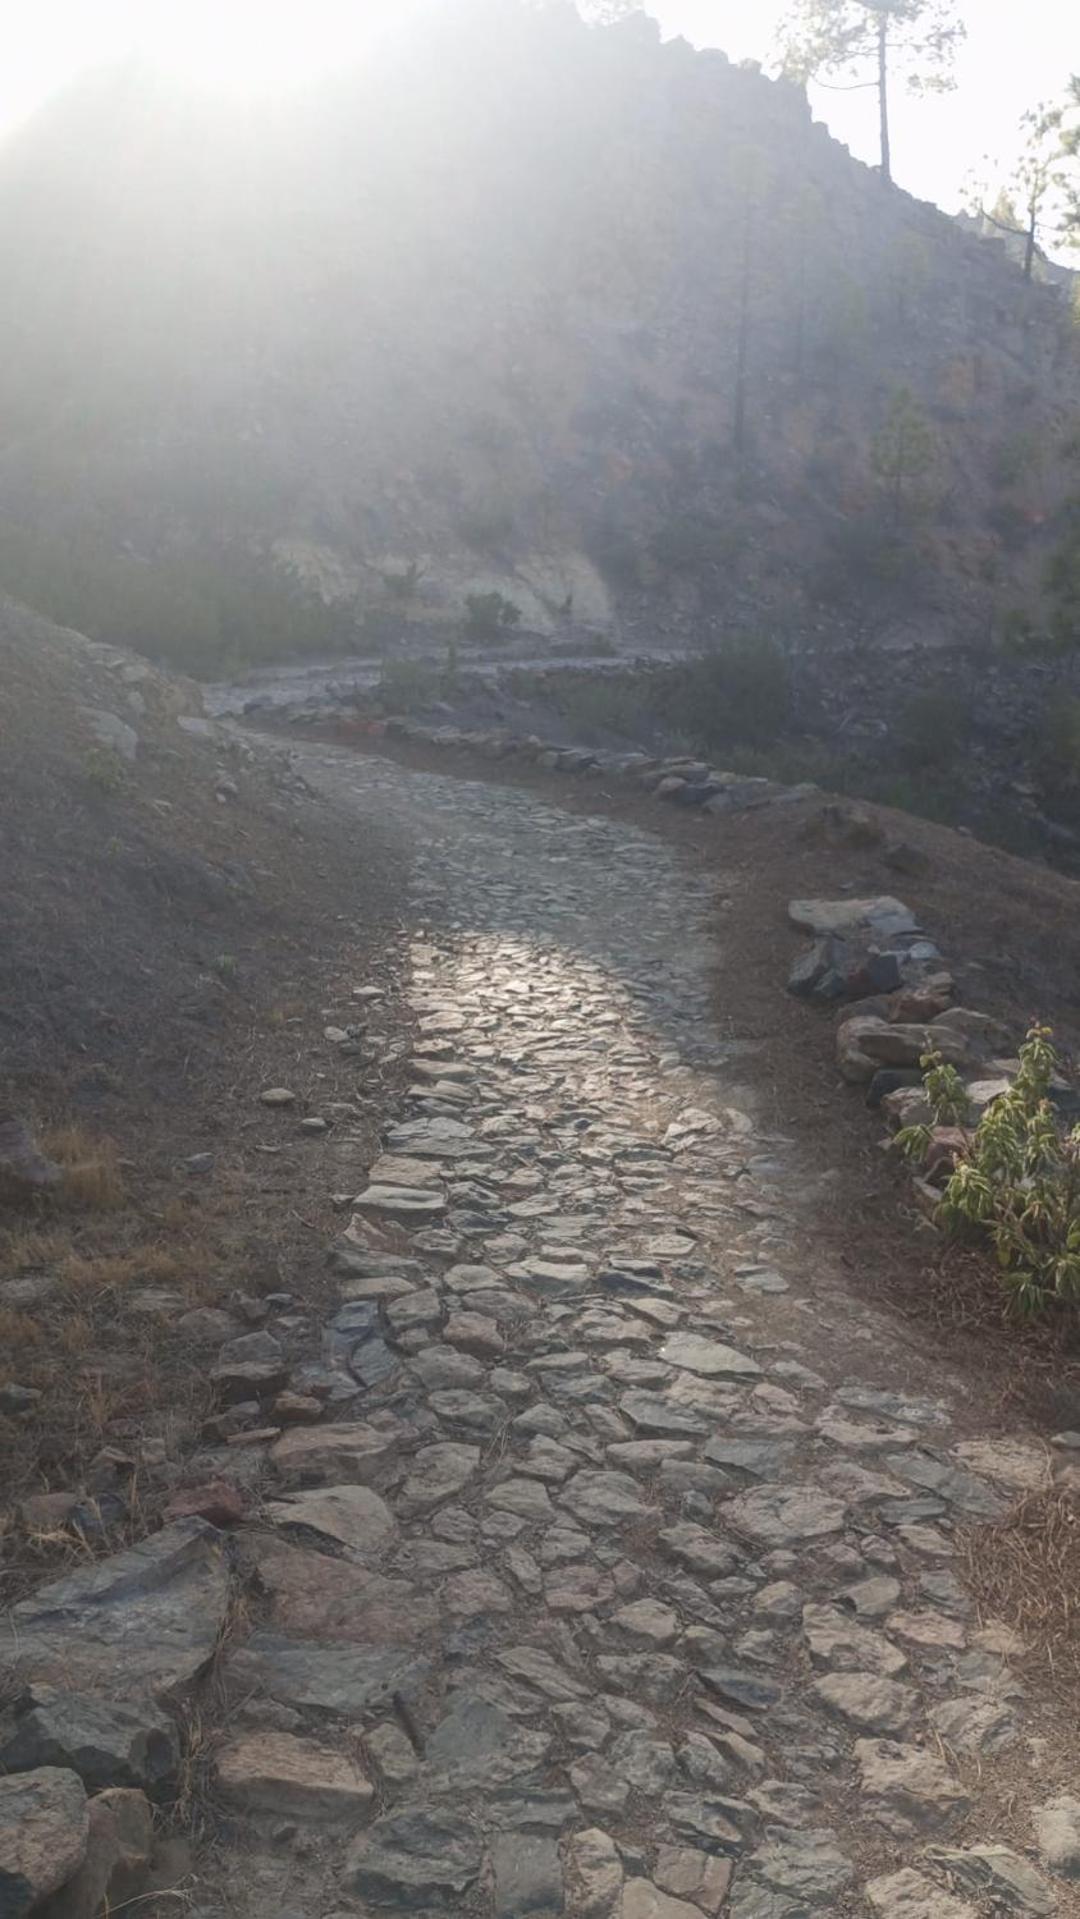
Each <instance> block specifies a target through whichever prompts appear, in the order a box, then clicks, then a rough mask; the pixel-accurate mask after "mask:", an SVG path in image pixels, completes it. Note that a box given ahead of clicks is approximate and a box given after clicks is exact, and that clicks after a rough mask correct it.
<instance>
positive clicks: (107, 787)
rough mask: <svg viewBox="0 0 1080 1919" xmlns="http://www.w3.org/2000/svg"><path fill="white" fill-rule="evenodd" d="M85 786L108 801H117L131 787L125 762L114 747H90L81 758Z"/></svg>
mask: <svg viewBox="0 0 1080 1919" xmlns="http://www.w3.org/2000/svg"><path fill="white" fill-rule="evenodd" d="M83 774H84V776H85V779H86V782H87V785H89V786H92V787H93V789H94V791H95V792H96V793H102V794H104V795H105V796H106V797H107V798H108V799H119V797H120V796H121V794H123V793H126V792H127V791H128V789H129V788H130V786H131V775H130V773H129V772H128V769H127V765H126V762H125V761H124V759H123V757H122V756H121V754H119V753H118V752H117V750H116V748H115V746H91V747H90V748H89V749H88V751H87V752H86V753H85V755H84V756H83Z"/></svg>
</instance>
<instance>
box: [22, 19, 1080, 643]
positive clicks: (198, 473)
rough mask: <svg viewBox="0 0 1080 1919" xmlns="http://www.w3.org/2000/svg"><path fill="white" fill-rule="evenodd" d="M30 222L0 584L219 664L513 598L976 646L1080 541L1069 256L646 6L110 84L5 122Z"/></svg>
mask: <svg viewBox="0 0 1080 1919" xmlns="http://www.w3.org/2000/svg"><path fill="white" fill-rule="evenodd" d="M88 154H90V155H92V156H93V165H92V166H88V165H87V164H86V156H87V155H88ZM0 245H2V247H3V254H4V260H5V280H6V290H7V298H6V300H5V302H4V306H3V313H2V315H0V516H2V519H3V522H4V531H3V534H2V536H0V580H2V581H3V582H4V583H5V584H6V585H7V586H8V588H9V590H17V591H19V592H20V593H21V594H22V595H23V596H24V597H26V598H28V599H30V600H31V601H33V602H34V603H36V604H39V605H42V606H44V607H45V609H46V610H47V611H49V612H50V613H52V614H53V615H54V616H56V615H58V616H61V617H64V618H68V619H73V618H75V617H78V619H79V621H80V623H82V624H84V625H88V626H89V627H90V628H91V629H92V630H93V631H94V632H95V633H98V634H102V635H109V636H110V637H113V638H121V639H124V640H126V641H128V642H131V643H133V644H135V645H138V646H141V647H144V648H146V649H147V650H149V651H150V652H152V653H153V652H159V653H167V654H171V655H172V656H173V657H177V658H181V659H186V660H187V661H189V662H190V663H191V665H192V666H193V667H194V668H195V669H197V670H200V671H207V670H209V669H215V670H216V669H217V668H218V667H219V666H220V665H221V663H222V661H223V660H224V661H226V662H227V661H228V660H229V658H230V657H232V658H235V657H236V655H237V653H238V652H247V653H248V654H249V655H250V654H255V653H258V652H260V651H266V652H273V651H277V652H280V653H284V652H287V651H289V650H290V648H295V647H296V646H297V645H298V644H299V645H306V646H308V647H310V648H311V649H312V650H315V651H319V650H327V648H328V647H329V646H330V645H332V644H341V643H345V644H348V643H351V642H353V641H355V638H356V634H355V629H354V628H353V624H352V622H353V617H354V614H355V615H356V616H357V617H359V618H360V619H361V621H362V623H363V629H364V631H363V635H362V637H363V639H364V641H365V643H370V644H371V645H373V646H380V645H385V644H387V642H388V641H391V642H392V639H393V636H394V634H395V632H396V631H397V630H398V627H399V625H400V623H401V622H402V621H404V620H406V619H407V620H408V622H409V623H410V625H411V624H414V623H415V622H418V621H419V622H428V621H430V622H436V623H439V622H451V621H457V620H459V619H460V616H461V613H462V609H463V604H464V602H465V600H466V598H467V596H468V595H469V594H471V593H472V594H493V593H499V594H502V595H504V596H505V599H506V601H508V602H510V603H512V606H513V607H515V608H516V609H518V610H519V612H520V616H521V620H522V623H523V625H524V626H526V627H531V628H534V629H537V630H539V631H549V632H550V631H553V630H557V629H560V628H566V629H568V630H569V631H570V632H571V633H573V631H574V629H575V628H578V629H580V628H582V627H584V628H586V629H600V630H602V631H605V632H617V633H618V634H620V635H623V636H625V637H627V638H628V639H629V640H632V641H633V642H634V644H635V645H640V644H641V643H642V642H646V643H647V642H648V641H649V640H651V639H660V640H665V641H670V640H672V639H675V638H679V637H697V636H700V635H701V634H702V633H703V632H708V631H709V630H710V629H711V628H713V627H715V628H728V627H730V626H731V624H732V623H733V622H734V623H738V624H739V625H742V626H745V627H750V628H753V627H754V626H755V625H759V624H768V625H770V626H773V627H775V626H776V625H777V624H779V623H781V622H784V623H786V624H787V625H788V626H789V627H790V626H792V625H793V626H794V627H795V628H796V629H799V628H802V629H805V630H806V631H807V632H808V633H810V632H813V631H815V630H818V631H820V630H821V629H822V628H823V627H824V628H826V629H831V628H834V627H835V628H843V629H845V630H847V631H850V630H851V629H852V628H854V629H856V630H858V631H865V632H867V633H868V634H869V635H870V636H871V637H873V638H877V639H882V640H884V641H885V642H889V641H891V640H894V639H895V638H896V637H897V635H898V634H899V635H901V636H902V635H905V634H907V633H909V632H910V631H911V630H913V629H914V630H917V631H918V632H919V633H920V634H921V635H922V636H924V637H927V638H930V639H933V640H935V641H941V642H949V641H952V640H954V639H956V638H958V637H959V638H963V639H965V640H967V641H971V640H973V639H982V638H985V637H986V636H987V635H989V634H991V633H992V632H994V631H999V632H1000V631H1003V630H1006V631H1007V630H1009V628H1010V627H1011V626H1015V625H1016V624H1017V622H1018V618H1019V612H1020V609H1024V612H1025V615H1026V614H1027V613H1028V612H1030V610H1031V609H1032V607H1033V606H1034V605H1035V602H1036V601H1037V597H1038V594H1037V589H1038V588H1039V587H1040V586H1041V582H1042V580H1043V578H1044V575H1045V567H1046V560H1047V556H1048V553H1049V552H1050V551H1051V549H1052V547H1053V544H1054V541H1055V539H1056V538H1057V535H1058V527H1057V519H1058V516H1059V514H1060V510H1061V506H1062V502H1063V500H1064V498H1065V497H1066V495H1067V492H1068V488H1069V485H1070V474H1069V470H1068V462H1067V460H1065V459H1064V458H1063V445H1064V439H1065V435H1066V432H1067V427H1068V423H1069V420H1070V417H1071V415H1072V413H1073V410H1074V407H1075V404H1076V400H1077V397H1078V376H1077V360H1076V354H1075V347H1074V342H1073V337H1072V334H1071V330H1070V325H1069V319H1068V308H1067V297H1066V295H1065V293H1064V292H1063V290H1062V289H1060V288H1057V287H1052V286H1035V287H1029V286H1027V285H1025V284H1024V282H1023V280H1022V278H1021V275H1020V273H1019V271H1018V269H1017V268H1016V267H1015V265H1014V264H1013V263H1011V262H1010V261H1009V260H1008V259H1007V258H1005V257H1003V256H1002V255H1001V253H1000V250H999V249H997V248H996V247H994V246H993V245H992V244H990V243H987V242H984V241H981V240H979V239H977V238H976V237H974V236H972V235H971V234H968V233H965V232H963V231H962V230H961V229H960V228H959V227H958V226H957V224H956V223H955V222H953V221H951V220H949V219H947V218H946V217H944V216H943V215H941V214H939V213H938V212H937V211H936V210H935V209H933V208H932V207H929V206H926V205H922V204H919V203H916V202H914V201H912V200H911V199H910V198H908V197H907V196H906V195H905V194H903V193H902V192H899V191H896V192H891V193H885V192H883V190H882V188H881V186H880V183H879V181H878V179H877V177H876V175H875V174H874V173H872V172H871V171H869V170H868V169H866V168H865V167H863V166H861V165H860V164H858V163H856V162H855V161H854V160H852V159H851V157H850V156H849V154H848V153H847V152H846V151H845V150H844V149H843V148H841V147H840V146H838V145H837V144H836V143H835V142H834V141H832V140H831V139H830V138H829V137H828V135H827V133H826V132H825V130H824V129H823V128H822V127H821V126H817V125H814V124H813V123H812V121H811V118H810V115H809V111H808V108H807V105H806V102H805V99H804V98H803V97H802V95H801V94H800V93H799V92H797V91H795V90H794V89H792V88H790V87H788V86H785V85H780V84H776V83H773V82H771V81H769V80H767V79H765V78H763V77H762V76H761V75H760V74H759V73H757V72H756V71H747V70H744V69H741V68H735V67H733V66H732V65H730V64H729V62H728V61H727V60H726V59H725V57H724V56H723V55H722V54H721V53H718V52H704V53H695V52H694V51H693V50H692V49H691V48H690V47H689V46H688V45H687V44H686V43H685V42H674V43H671V44H668V45H661V43H660V40H659V36H658V33H657V32H656V30H655V29H654V28H653V27H652V26H651V25H650V24H649V23H648V22H647V21H646V20H645V19H644V18H643V17H641V16H638V17H637V18H636V19H632V20H630V21H629V22H626V23H624V24H623V25H621V26H619V27H616V28H610V29H605V30H598V29H589V28H587V27H585V26H584V25H583V24H582V23H581V21H580V20H579V19H578V17H577V14H576V12H575V10H574V9H573V8H572V7H571V6H570V5H569V4H567V5H566V6H564V7H562V6H559V5H555V6H552V7H549V8H546V9H543V10H532V9H528V8H524V7H522V8H519V7H517V6H516V5H507V4H505V0H498V4H497V5H496V4H494V0H475V4H472V5H470V6H469V7H466V8H460V9H454V10H453V16H452V19H451V17H450V13H449V10H448V13H447V16H446V17H445V19H444V21H443V24H442V26H441V27H435V26H430V27H429V28H428V29H427V30H426V33H425V38H424V40H423V42H422V44H421V43H415V44H414V43H411V42H409V41H408V39H407V38H406V39H399V40H398V41H397V42H396V43H395V44H394V46H393V48H392V49H389V50H386V51H384V53H383V54H382V56H381V57H380V61H379V64H377V65H376V66H373V67H370V68H368V69H366V70H364V71H362V72H360V73H357V74H350V75H345V76H343V77H341V78H340V80H339V81H338V82H337V83H336V84H334V85H331V86H328V87H326V88H324V89H323V90H322V92H321V93H319V94H318V95H317V96H312V97H305V98H303V99H301V100H300V101H299V102H296V101H294V102H293V103H291V104H290V105H289V106H288V107H283V106H275V107H266V106H263V107H261V108H258V109H254V108H252V109H248V110H245V111H243V112H241V111H240V110H238V109H237V108H236V106H235V105H229V106H225V105H224V104H217V103H213V102H208V101H207V100H205V99H193V98H191V97H188V96H185V95H183V94H181V93H179V92H177V91H175V90H171V89H170V88H168V87H167V86H165V84H164V83H159V82H151V81H149V80H148V78H147V76H146V75H145V74H132V73H120V74H117V73H113V74H106V75H104V76H98V77H96V78H94V79H93V80H92V81H87V82H86V83H84V84H83V85H82V86H81V87H80V88H78V89H76V90H75V91H73V92H71V93H69V94H68V95H66V96H65V97H62V98H60V99H58V100H56V101H55V102H54V103H53V104H52V105H51V106H50V107H49V108H48V109H47V110H46V111H44V112H42V113H41V114H40V115H39V117H38V118H37V119H36V120H35V121H34V122H33V123H31V124H30V125H29V126H28V127H26V128H25V129H23V130H22V132H21V133H20V134H19V135H18V136H17V137H15V138H13V139H11V140H9V142H8V144H7V146H6V148H5V149H3V151H2V154H0ZM282 564H284V565H286V566H291V567H297V568H299V569H300V571H301V573H302V574H303V576H304V577H305V578H306V579H308V580H310V581H313V582H314V583H315V584H317V586H318V588H319V589H320V592H322V593H329V594H334V595H340V596H344V598H345V600H346V601H347V602H348V616H347V618H346V620H345V622H344V625H342V624H341V623H340V622H339V623H338V625H337V626H335V627H334V629H333V631H331V630H330V627H328V625H327V623H326V621H325V620H323V619H322V617H321V609H320V610H319V611H318V612H316V611H313V608H318V607H319V602H317V601H312V602H311V603H310V604H308V603H305V604H304V605H303V606H302V607H301V606H300V605H298V604H297V603H296V602H295V600H294V602H293V603H291V604H290V606H289V608H288V610H287V616H286V617H284V618H281V617H279V616H272V615H271V610H270V609H271V604H272V600H273V594H272V591H271V590H270V589H272V588H273V587H274V586H280V585H281V583H282V577H283V576H282V574H281V573H280V571H278V572H277V573H275V572H274V571H273V570H272V569H273V567H274V566H277V567H278V568H280V567H281V566H282ZM268 583H269V588H268ZM353 602H355V605H353ZM496 604H497V603H496Z"/></svg>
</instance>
